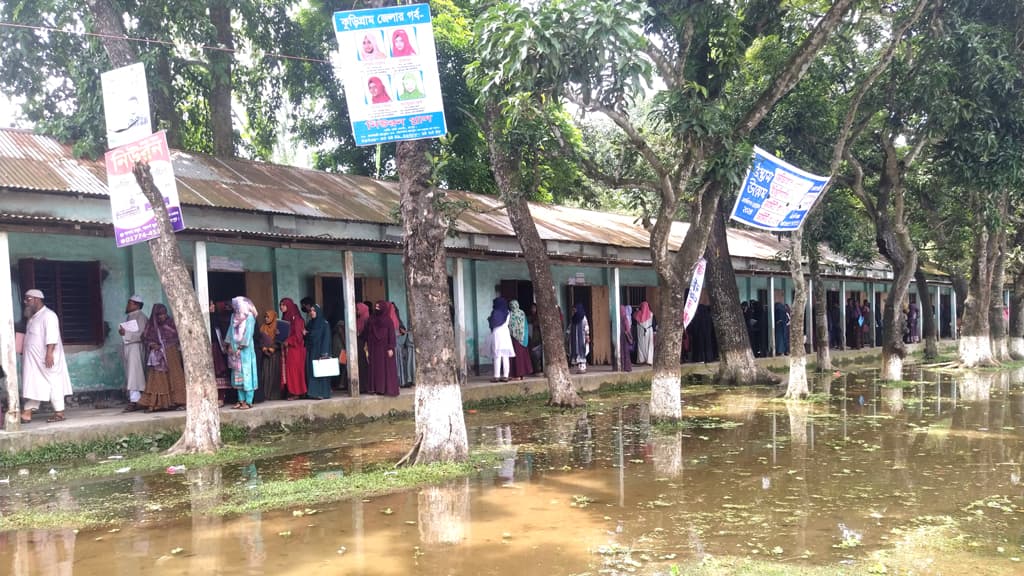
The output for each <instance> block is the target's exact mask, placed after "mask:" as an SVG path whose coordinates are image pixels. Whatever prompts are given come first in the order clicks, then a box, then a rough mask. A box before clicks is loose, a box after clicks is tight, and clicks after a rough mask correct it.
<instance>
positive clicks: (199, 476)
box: [0, 369, 1024, 576]
mask: <svg viewBox="0 0 1024 576" xmlns="http://www.w3.org/2000/svg"><path fill="white" fill-rule="evenodd" d="M911 370H913V369H911ZM910 377H911V378H914V379H916V380H918V381H919V382H920V383H918V384H916V385H913V386H911V387H909V388H905V389H901V388H886V387H882V386H879V385H878V384H877V382H876V381H875V379H874V375H873V373H871V372H861V373H853V374H844V375H842V376H840V377H838V378H827V379H819V380H818V381H817V382H816V384H815V388H816V391H817V392H819V393H824V394H826V395H828V396H829V397H830V399H829V400H828V401H821V402H818V403H813V404H811V403H789V404H787V403H784V402H779V401H775V400H773V398H772V396H773V392H772V391H770V390H767V389H752V390H751V389H725V388H714V387H711V386H707V385H697V386H694V385H692V384H687V385H685V386H684V390H685V391H684V403H685V416H686V418H687V422H688V426H687V427H685V428H683V429H682V430H674V431H665V430H664V429H662V428H659V427H654V426H651V424H650V418H649V412H648V409H647V405H646V398H645V396H644V395H637V394H632V395H625V396H619V397H612V396H609V397H591V398H590V399H589V400H590V402H589V403H588V409H587V410H585V411H574V412H565V413H560V412H558V411H554V410H550V409H546V408H538V407H532V408H523V407H515V408H511V409H508V411H504V410H501V409H498V410H483V409H481V410H480V411H479V412H478V413H473V414H468V415H467V424H468V425H469V426H470V438H471V443H472V444H473V445H474V446H476V447H484V446H486V447H493V448H498V449H499V450H500V451H501V455H502V456H503V457H504V458H503V459H502V460H501V461H499V462H498V463H497V464H496V465H494V467H493V468H488V469H485V470H483V471H482V472H481V473H480V474H478V475H476V476H474V477H471V478H466V479H462V480H458V481H455V482H451V483H447V484H444V485H439V486H431V487H426V488H417V489H412V490H409V491H405V492H400V493H395V494H391V495H387V496H379V497H373V498H368V499H351V500H347V501H342V502H337V503H331V504H325V505H320V506H317V507H316V513H315V514H312V515H305V514H303V515H302V516H297V515H295V512H296V510H293V509H286V510H279V511H272V512H263V513H250V514H243V515H239V516H229V517H218V516H216V515H212V514H209V513H208V511H209V510H211V509H212V508H213V507H214V506H216V505H217V504H218V503H219V502H220V498H221V496H220V492H219V491H218V490H219V489H221V488H225V487H230V486H235V485H245V486H249V487H250V488H251V489H252V490H259V486H260V484H261V483H262V482H264V481H268V480H273V479H282V478H291V479H299V478H304V477H307V476H310V475H316V474H324V473H328V474H347V473H351V472H352V471H355V470H359V469H360V468H362V467H363V466H366V465H368V464H372V463H374V462H382V461H395V460H397V459H398V458H399V457H400V456H401V455H402V454H403V453H404V451H405V449H406V448H407V442H408V438H410V437H411V430H412V424H411V423H409V422H404V423H397V424H387V423H379V424H369V425H366V426H362V427H357V428H349V429H345V430H340V431H332V432H322V433H319V434H311V435H304V436H302V437H290V438H282V441H284V440H287V441H289V442H290V443H292V444H300V443H306V445H307V446H316V447H321V448H320V449H318V450H315V451H312V452H306V453H295V454H292V455H288V456H277V457H274V458H268V459H266V460H261V461H256V462H254V463H251V464H247V465H234V466H224V467H220V468H214V469H206V470H190V471H189V472H188V473H186V474H181V475H174V476H170V475H167V474H165V473H160V474H151V475H145V476H137V477H119V478H116V479H105V480H102V479H101V480H92V481H80V482H77V483H68V484H62V483H61V482H60V481H59V475H58V480H55V481H54V482H53V483H52V484H51V485H47V486H45V487H44V488H27V487H24V486H22V487H20V486H19V482H20V481H21V478H20V477H17V476H12V477H11V480H10V484H0V513H8V512H10V511H12V510H17V509H19V508H20V507H22V506H24V505H25V503H26V502H51V503H53V505H54V506H56V507H59V508H62V509H70V508H73V507H75V506H76V505H81V504H82V503H83V502H86V501H88V500H89V499H96V498H101V499H104V501H110V502H117V503H118V504H119V505H120V506H123V510H124V513H122V514H121V516H122V517H123V519H122V520H121V521H119V522H118V523H117V524H116V525H114V526H112V527H107V528H102V529H96V530H83V531H81V532H77V533H76V532H75V531H73V530H70V529H65V530H23V531H17V532H15V531H9V532H4V533H0V574H6V575H11V576H29V575H37V574H38V575H44V574H45V575H59V576H70V575H75V576H117V575H149V574H154V575H155V574H159V575H175V574H182V575H185V574H246V575H248V574H252V575H263V574H267V575H271V574H273V575H291V574H295V575H299V574H302V575H306V574H311V573H315V574H375V575H392V574H394V575H400V574H401V575H404V574H423V575H449V574H451V575H460V574H465V575H506V574H508V575H512V574H565V575H569V574H583V573H590V574H627V573H639V574H667V573H669V569H670V567H671V566H672V565H673V564H679V565H685V564H692V563H694V562H698V561H700V560H701V559H704V558H707V557H709V556H713V557H740V558H743V557H750V558H759V559H763V560H767V561H771V562H775V563H780V564H788V565H793V566H837V567H847V568H849V569H851V570H853V571H857V570H858V569H859V570H864V571H865V573H866V571H868V570H869V569H870V566H871V565H872V564H871V563H872V562H873V560H872V557H873V555H874V554H875V553H878V552H879V551H889V552H891V553H893V554H897V555H898V554H901V553H903V552H904V550H903V547H904V544H903V543H902V542H903V540H904V536H905V535H907V534H908V533H911V532H912V531H913V530H915V529H918V528H922V527H930V526H941V525H944V524H947V523H949V522H955V523H956V526H957V528H956V531H955V535H956V543H957V546H956V548H955V549H954V550H950V551H949V552H941V551H940V552H934V551H932V552H929V553H927V554H924V555H922V556H920V557H913V558H912V559H911V560H909V561H908V562H909V563H910V564H911V565H912V566H913V567H914V569H915V573H922V574H931V573H934V574H942V573H950V572H954V573H970V574H981V573H984V574H1022V573H1024V562H1022V561H1021V560H1022V559H1024V483H1022V482H1024V480H1022V460H1024V383H1022V380H1024V373H1022V372H1020V371H1017V372H1002V373H987V374H978V375H973V376H970V377H967V376H963V375H950V374H939V373H932V372H921V371H917V373H916V374H914V373H912V374H911V375H910ZM35 473H37V471H35V470H33V474H35ZM44 473H45V472H44ZM4 474H6V471H5V472H4ZM2 475H3V474H0V476H2ZM37 486H38V485H37ZM0 523H2V518H0ZM0 526H2V524H0ZM965 563H968V564H965ZM966 565H970V566H971V569H969V570H966V571H965V566H966Z"/></svg>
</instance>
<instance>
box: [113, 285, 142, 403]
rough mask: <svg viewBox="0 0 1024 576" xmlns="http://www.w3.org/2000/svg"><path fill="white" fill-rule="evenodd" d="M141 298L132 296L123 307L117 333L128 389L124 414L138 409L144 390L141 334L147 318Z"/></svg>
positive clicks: (136, 295)
mask: <svg viewBox="0 0 1024 576" xmlns="http://www.w3.org/2000/svg"><path fill="white" fill-rule="evenodd" d="M142 305H143V301H142V296H139V295H138V294H135V295H132V297H131V298H129V299H128V304H127V305H125V308H124V313H125V319H124V322H122V323H121V326H120V327H118V329H117V333H118V334H120V335H121V362H122V363H124V382H125V387H126V388H127V389H128V401H129V402H130V404H128V407H127V408H125V409H124V411H125V412H134V411H136V410H138V409H139V406H138V404H136V403H137V402H138V401H139V398H141V397H142V393H143V392H144V391H145V390H146V372H145V365H144V364H143V358H144V356H143V354H142V352H143V346H142V334H143V333H144V332H145V331H146V323H147V322H149V318H147V317H146V313H145V312H143V311H142Z"/></svg>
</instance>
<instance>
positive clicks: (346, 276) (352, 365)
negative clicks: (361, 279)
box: [341, 250, 363, 398]
mask: <svg viewBox="0 0 1024 576" xmlns="http://www.w3.org/2000/svg"><path fill="white" fill-rule="evenodd" d="M342 260H343V262H342V271H341V282H342V284H344V287H343V290H344V293H343V297H342V300H343V301H344V302H345V354H346V355H347V356H348V364H347V365H346V366H345V368H346V369H347V372H348V394H349V396H352V397H353V398H355V397H358V396H359V355H360V354H362V353H363V352H362V350H360V349H359V335H358V334H356V322H357V320H356V267H355V263H354V259H353V257H352V251H351V250H345V251H344V252H342Z"/></svg>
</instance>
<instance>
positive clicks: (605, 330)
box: [590, 286, 612, 365]
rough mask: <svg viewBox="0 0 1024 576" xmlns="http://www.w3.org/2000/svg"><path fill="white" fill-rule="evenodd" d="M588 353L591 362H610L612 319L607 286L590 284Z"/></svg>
mask: <svg viewBox="0 0 1024 576" xmlns="http://www.w3.org/2000/svg"><path fill="white" fill-rule="evenodd" d="M590 302H591V305H592V306H593V308H592V309H591V310H590V354H591V361H590V362H591V364H598V365H606V364H611V363H612V321H611V317H610V316H609V311H608V287H607V286H591V288H590Z"/></svg>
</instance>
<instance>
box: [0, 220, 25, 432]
mask: <svg viewBox="0 0 1024 576" xmlns="http://www.w3.org/2000/svg"><path fill="white" fill-rule="evenodd" d="M19 296H20V294H19ZM13 297H14V286H13V285H12V283H11V251H10V245H9V243H8V241H7V232H4V231H0V334H3V337H2V338H0V364H2V365H3V367H4V372H5V373H6V374H7V395H8V401H7V402H8V404H7V405H8V408H9V409H10V411H9V412H8V413H7V421H6V422H5V423H4V429H5V430H7V431H8V432H15V431H17V430H18V428H19V427H20V426H21V398H20V397H19V396H18V376H19V374H18V354H17V352H16V351H15V349H14V301H13V300H12V298H13Z"/></svg>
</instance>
